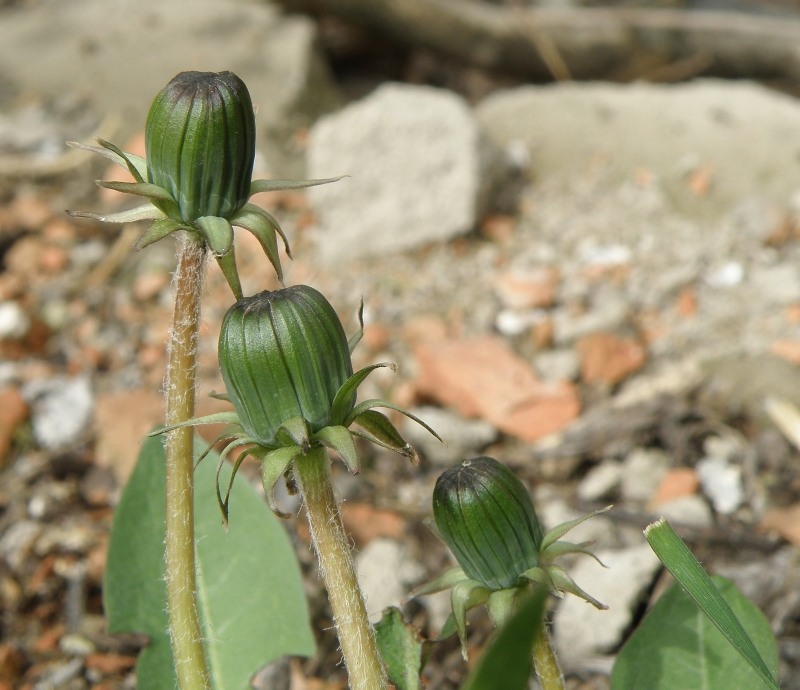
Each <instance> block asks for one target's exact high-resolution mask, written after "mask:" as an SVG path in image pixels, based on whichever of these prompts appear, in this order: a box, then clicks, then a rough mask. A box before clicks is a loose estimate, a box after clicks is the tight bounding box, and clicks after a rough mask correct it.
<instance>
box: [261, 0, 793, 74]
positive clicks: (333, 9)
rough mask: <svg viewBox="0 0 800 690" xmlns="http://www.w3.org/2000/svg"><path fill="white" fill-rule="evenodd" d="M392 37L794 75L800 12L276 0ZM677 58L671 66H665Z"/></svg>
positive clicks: (562, 65) (626, 66)
mask: <svg viewBox="0 0 800 690" xmlns="http://www.w3.org/2000/svg"><path fill="white" fill-rule="evenodd" d="M277 2H278V3H279V4H281V5H282V6H283V7H285V8H286V9H289V10H292V11H303V12H309V13H312V14H316V15H328V16H335V17H337V18H339V19H340V20H343V21H345V22H348V23H350V24H355V25H359V26H361V27H364V28H366V29H368V30H369V31H371V32H372V33H379V34H381V35H383V36H385V37H386V38H387V39H389V40H392V41H394V42H396V43H399V44H401V45H408V46H421V47H425V48H428V49H430V50H433V51H436V52H438V53H440V54H442V55H446V56H449V57H453V58H456V59H458V60H460V61H462V62H464V63H465V64H467V65H472V66H475V67H480V68H483V69H487V70H491V71H494V72H499V73H506V74H509V75H514V76H517V77H519V78H522V79H525V80H534V81H538V80H549V79H551V78H553V77H555V78H557V79H564V78H568V77H572V78H575V79H597V78H606V79H608V78H617V79H626V78H634V77H647V75H646V74H642V66H643V65H644V66H646V67H647V68H652V69H653V70H657V71H659V72H663V73H664V74H665V76H666V77H668V76H669V75H672V74H677V75H679V76H685V74H686V70H685V69H684V68H683V66H686V65H689V66H690V67H691V66H694V69H696V70H700V71H701V72H702V74H704V75H709V76H710V75H713V76H722V77H729V78H750V79H775V78H784V79H787V78H788V79H798V78H800V51H799V50H798V48H797V47H798V45H800V21H797V20H793V19H787V18H783V17H768V16H759V15H751V14H742V13H732V12H700V11H682V10H649V9H638V8H613V9H608V8H589V9H564V10H562V9H553V8H539V9H527V8H509V7H499V6H496V5H489V4H485V3H481V2H465V1H464V0H368V1H366V2H365V1H364V0H277ZM673 64H675V65H678V67H679V68H678V69H676V70H674V71H672V70H669V69H667V70H666V71H665V70H664V68H665V67H667V68H668V67H669V66H670V65H673Z"/></svg>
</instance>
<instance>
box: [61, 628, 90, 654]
mask: <svg viewBox="0 0 800 690" xmlns="http://www.w3.org/2000/svg"><path fill="white" fill-rule="evenodd" d="M58 647H59V649H60V650H61V651H62V652H64V654H66V655H67V656H87V655H88V654H91V653H92V652H94V651H95V646H94V643H93V642H92V641H91V640H89V639H87V638H86V637H84V636H83V635H79V634H77V633H68V634H66V635H64V636H63V637H62V638H61V639H60V640H59V641H58Z"/></svg>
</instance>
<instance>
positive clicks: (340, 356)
mask: <svg viewBox="0 0 800 690" xmlns="http://www.w3.org/2000/svg"><path fill="white" fill-rule="evenodd" d="M219 363H220V368H221V370H222V378H223V379H224V381H225V386H226V387H227V390H228V395H229V397H230V399H231V402H232V403H233V406H234V407H235V408H236V412H237V414H238V415H239V420H240V422H241V424H242V426H243V427H244V430H245V431H246V432H247V434H249V435H250V436H251V437H252V438H254V439H256V440H257V441H258V442H259V443H260V444H262V445H264V446H267V447H274V446H277V445H280V442H279V441H278V440H277V439H276V433H277V432H278V430H279V429H280V427H281V425H283V424H285V423H286V422H288V421H290V420H296V419H297V418H302V419H303V420H305V422H306V424H307V425H308V430H309V432H310V433H312V434H313V433H315V432H317V431H319V430H320V429H322V428H323V427H325V426H328V424H329V423H330V421H331V403H332V402H333V399H334V397H335V395H336V392H337V391H338V390H339V388H340V387H341V386H342V384H343V383H344V382H345V381H347V379H348V378H349V377H350V376H352V374H353V365H352V363H351V360H350V351H349V349H348V346H347V337H346V336H345V334H344V328H343V327H342V323H341V321H340V320H339V317H338V316H337V315H336V312H335V311H334V309H333V307H332V306H331V304H330V303H329V302H328V300H326V299H325V297H324V296H323V295H322V294H321V293H320V292H318V291H317V290H315V289H314V288H311V287H308V286H307V285H295V286H293V287H288V288H283V289H281V290H275V291H273V292H269V291H264V292H262V293H259V294H258V295H254V296H252V297H245V298H244V299H242V300H239V301H238V302H237V303H236V304H234V305H233V306H232V307H231V308H230V309H229V310H228V312H227V313H226V314H225V318H224V319H223V322H222V332H221V333H220V337H219ZM354 404H355V393H354V394H353V396H352V400H350V402H349V407H348V409H347V410H346V411H347V412H349V411H350V410H352V409H353V406H354Z"/></svg>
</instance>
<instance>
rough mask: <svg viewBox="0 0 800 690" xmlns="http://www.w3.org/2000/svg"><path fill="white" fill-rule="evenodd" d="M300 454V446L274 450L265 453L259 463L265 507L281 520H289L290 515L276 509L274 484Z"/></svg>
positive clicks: (301, 450)
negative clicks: (265, 499) (265, 500)
mask: <svg viewBox="0 0 800 690" xmlns="http://www.w3.org/2000/svg"><path fill="white" fill-rule="evenodd" d="M302 452H303V449H302V448H300V446H285V447H283V448H276V449H275V450H271V451H269V452H268V453H265V454H264V456H263V459H262V462H261V480H262V482H263V485H264V494H265V496H266V498H267V505H268V506H269V508H270V510H271V511H272V512H273V513H275V515H277V516H278V517H279V518H281V519H282V520H286V519H288V518H290V517H291V515H289V514H288V513H284V512H282V511H281V510H280V509H279V508H278V504H277V503H276V502H275V484H276V483H277V482H278V480H279V479H280V478H281V477H282V476H284V475H285V474H286V472H287V471H288V470H289V468H290V467H291V465H292V461H293V460H294V459H295V458H296V457H297V456H298V455H300V454H301V453H302Z"/></svg>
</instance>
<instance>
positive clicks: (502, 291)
mask: <svg viewBox="0 0 800 690" xmlns="http://www.w3.org/2000/svg"><path fill="white" fill-rule="evenodd" d="M559 279H560V273H559V270H558V269H557V268H554V267H552V266H540V267H535V268H532V269H530V270H528V271H520V270H516V271H510V272H507V273H501V274H499V275H497V276H496V277H495V279H494V281H493V285H494V289H495V293H496V294H497V296H498V297H499V298H500V301H501V302H502V303H503V305H504V306H505V307H508V308H509V309H534V308H542V307H549V306H552V304H553V302H554V301H555V297H556V293H557V291H558V283H559Z"/></svg>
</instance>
